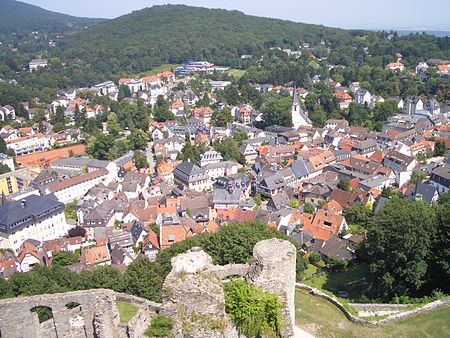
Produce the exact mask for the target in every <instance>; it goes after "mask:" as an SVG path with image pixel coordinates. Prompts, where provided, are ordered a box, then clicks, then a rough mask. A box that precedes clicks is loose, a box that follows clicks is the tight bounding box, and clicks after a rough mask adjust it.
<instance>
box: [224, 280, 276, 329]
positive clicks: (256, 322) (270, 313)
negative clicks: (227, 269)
mask: <svg viewBox="0 0 450 338" xmlns="http://www.w3.org/2000/svg"><path fill="white" fill-rule="evenodd" d="M224 291H225V311H226V313H227V314H228V315H229V316H230V318H231V319H232V320H233V322H234V323H235V325H236V327H237V329H238V331H239V332H240V333H242V334H244V335H245V336H247V337H263V336H264V337H266V336H267V337H279V336H280V335H281V309H282V308H283V306H282V304H281V302H280V300H279V299H278V297H277V296H276V295H275V294H271V293H269V292H264V291H261V290H259V289H258V288H256V287H255V286H253V285H251V284H248V283H247V282H245V281H243V280H239V279H236V280H232V281H230V282H229V283H227V284H226V285H225V286H224Z"/></svg>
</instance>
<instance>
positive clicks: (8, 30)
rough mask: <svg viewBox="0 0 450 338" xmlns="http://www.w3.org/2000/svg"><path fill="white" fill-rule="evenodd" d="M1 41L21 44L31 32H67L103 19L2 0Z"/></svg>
mask: <svg viewBox="0 0 450 338" xmlns="http://www.w3.org/2000/svg"><path fill="white" fill-rule="evenodd" d="M0 13H1V20H0V41H1V42H2V43H3V44H4V43H9V44H14V45H17V44H21V43H22V42H23V40H24V39H27V37H28V36H29V34H30V33H31V32H40V33H43V34H56V33H66V32H71V31H74V30H78V29H80V28H83V27H85V26H90V25H92V24H94V23H97V22H99V21H102V19H90V18H79V17H74V16H70V15H65V14H60V13H55V12H51V11H47V10H45V9H43V8H40V7H38V6H33V5H30V4H27V3H23V2H19V1H14V0H0Z"/></svg>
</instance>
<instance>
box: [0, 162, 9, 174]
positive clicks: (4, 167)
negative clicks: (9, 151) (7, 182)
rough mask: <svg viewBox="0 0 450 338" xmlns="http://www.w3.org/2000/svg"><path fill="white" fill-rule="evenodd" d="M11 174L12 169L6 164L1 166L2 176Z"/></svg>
mask: <svg viewBox="0 0 450 338" xmlns="http://www.w3.org/2000/svg"><path fill="white" fill-rule="evenodd" d="M9 172H11V168H10V167H8V166H7V165H6V164H0V175H1V174H6V173H9Z"/></svg>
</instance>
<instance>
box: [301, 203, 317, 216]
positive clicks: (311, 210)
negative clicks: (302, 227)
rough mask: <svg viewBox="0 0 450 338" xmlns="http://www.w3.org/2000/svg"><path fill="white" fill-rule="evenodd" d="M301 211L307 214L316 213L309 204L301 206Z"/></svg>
mask: <svg viewBox="0 0 450 338" xmlns="http://www.w3.org/2000/svg"><path fill="white" fill-rule="evenodd" d="M303 211H304V212H306V213H307V214H314V213H315V212H316V208H314V205H312V204H311V203H305V205H304V206H303Z"/></svg>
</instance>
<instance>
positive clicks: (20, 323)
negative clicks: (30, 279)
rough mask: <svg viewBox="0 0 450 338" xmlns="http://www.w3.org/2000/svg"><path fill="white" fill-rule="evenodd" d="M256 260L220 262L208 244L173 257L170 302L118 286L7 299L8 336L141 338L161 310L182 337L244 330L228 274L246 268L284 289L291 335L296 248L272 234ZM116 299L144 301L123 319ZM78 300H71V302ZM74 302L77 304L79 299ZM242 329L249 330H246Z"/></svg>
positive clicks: (228, 335) (265, 285) (251, 277)
mask: <svg viewBox="0 0 450 338" xmlns="http://www.w3.org/2000/svg"><path fill="white" fill-rule="evenodd" d="M253 254H254V258H255V263H254V264H251V265H250V264H229V265H225V266H216V265H214V264H213V263H212V258H211V257H210V256H209V255H208V254H206V253H205V252H204V251H202V250H201V249H200V248H193V249H191V250H190V251H188V252H186V253H184V254H180V255H178V256H176V257H174V258H172V271H171V272H170V274H169V275H168V276H167V278H166V280H165V282H164V286H163V288H164V291H165V294H166V299H165V302H164V303H163V304H158V303H154V302H151V301H148V300H146V299H142V298H139V297H134V296H130V295H126V294H122V293H116V292H114V291H112V290H104V289H97V290H86V291H74V292H67V293H59V294H49V295H39V296H33V297H23V298H13V299H5V300H0V336H1V337H7V338H53V337H55V338H69V337H70V338H72V337H77V338H84V337H89V338H91V337H95V338H138V337H143V334H144V331H145V330H146V329H147V328H148V327H149V325H150V322H151V319H152V318H153V317H154V316H155V315H156V314H157V313H163V314H166V315H168V316H170V317H172V318H174V319H175V320H176V327H175V329H174V333H175V335H176V337H196V338H202V337H204V338H215V337H224V338H238V337H239V335H238V332H237V330H236V328H235V327H234V326H233V324H232V323H231V321H230V320H229V318H228V317H227V315H226V313H225V297H224V291H223V279H224V278H227V277H229V276H242V277H244V278H245V279H246V280H247V281H248V282H249V283H252V284H254V285H256V286H257V287H259V288H261V289H263V290H266V291H269V292H273V293H276V294H277V295H278V296H279V297H280V300H281V301H282V302H283V304H284V305H285V309H284V311H283V324H284V325H283V332H282V336H283V337H291V336H293V328H292V325H293V324H294V315H295V309H294V293H295V258H296V249H295V246H294V245H292V244H291V243H290V242H287V241H283V240H278V239H271V240H265V241H261V242H259V243H257V245H256V246H255V248H254V252H253ZM116 300H121V301H128V302H132V303H134V304H136V305H137V306H138V307H139V310H138V313H137V314H136V315H135V316H134V317H133V318H132V319H131V320H130V321H129V323H128V324H120V318H119V313H118V311H117V308H116V306H115V302H116ZM70 303H76V304H75V305H76V306H72V307H71V308H69V307H68V304H70ZM72 305H73V304H72ZM36 307H49V308H50V309H51V310H52V313H53V318H52V319H51V320H47V321H45V322H44V323H42V324H41V323H39V321H38V316H37V314H36V313H35V312H32V311H31V310H32V309H34V308H36ZM241 337H242V336H241Z"/></svg>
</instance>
